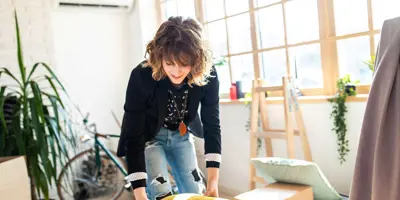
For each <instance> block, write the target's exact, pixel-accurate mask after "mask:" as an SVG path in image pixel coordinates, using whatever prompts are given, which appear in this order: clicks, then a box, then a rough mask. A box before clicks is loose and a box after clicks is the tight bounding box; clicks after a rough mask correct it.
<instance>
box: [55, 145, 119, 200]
mask: <svg viewBox="0 0 400 200" xmlns="http://www.w3.org/2000/svg"><path fill="white" fill-rule="evenodd" d="M111 153H112V154H113V155H114V156H115V157H116V154H115V153H114V152H111ZM116 158H118V157H116ZM118 159H119V161H120V162H121V163H122V164H124V166H125V162H124V161H123V160H122V159H120V158H118ZM100 163H101V167H100V170H98V167H97V165H96V156H95V151H94V150H93V149H89V150H86V151H83V152H81V153H79V154H78V155H76V156H75V157H74V158H72V159H71V160H70V161H69V162H68V163H67V164H66V165H65V167H64V168H63V169H62V171H61V173H60V175H59V177H58V180H57V192H58V196H59V197H60V199H61V200H86V199H88V200H89V199H90V200H100V199H101V200H105V199H107V200H108V199H112V200H115V199H118V197H119V196H120V195H121V193H122V192H123V190H124V184H125V181H124V174H123V173H122V172H121V170H119V168H118V167H117V165H115V163H114V162H113V161H112V159H111V158H110V157H108V156H107V155H106V154H105V153H104V152H100Z"/></svg>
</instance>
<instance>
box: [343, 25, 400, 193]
mask: <svg viewBox="0 0 400 200" xmlns="http://www.w3.org/2000/svg"><path fill="white" fill-rule="evenodd" d="M399 56H400V18H394V19H390V20H386V21H385V22H384V24H383V27H382V32H381V39H380V43H379V45H378V50H377V54H376V61H375V73H374V78H373V81H372V85H371V91H370V94H369V97H368V101H367V105H366V110H365V115H364V119H363V123H362V128H361V134H360V141H359V146H358V151H357V158H356V164H355V169H354V176H353V182H352V185H351V189H350V200H400V70H399V67H400V66H399Z"/></svg>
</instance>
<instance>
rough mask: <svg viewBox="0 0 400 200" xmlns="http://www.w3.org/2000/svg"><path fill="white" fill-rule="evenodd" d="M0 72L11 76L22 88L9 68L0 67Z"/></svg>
mask: <svg viewBox="0 0 400 200" xmlns="http://www.w3.org/2000/svg"><path fill="white" fill-rule="evenodd" d="M0 72H1V73H4V74H6V75H8V76H9V77H11V78H12V79H13V80H14V81H15V82H17V83H18V86H19V87H21V88H22V84H21V82H20V81H19V80H18V79H17V78H16V77H15V76H14V74H12V73H11V72H10V70H8V69H7V68H0Z"/></svg>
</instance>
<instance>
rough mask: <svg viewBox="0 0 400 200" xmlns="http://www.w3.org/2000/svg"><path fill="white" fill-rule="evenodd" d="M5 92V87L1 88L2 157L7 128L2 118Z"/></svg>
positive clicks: (0, 145)
mask: <svg viewBox="0 0 400 200" xmlns="http://www.w3.org/2000/svg"><path fill="white" fill-rule="evenodd" d="M5 91H6V86H2V87H1V88H0V122H1V126H2V128H1V131H0V156H2V155H3V149H4V146H5V140H6V135H8V128H7V125H6V119H5V117H4V101H5V96H4V94H5Z"/></svg>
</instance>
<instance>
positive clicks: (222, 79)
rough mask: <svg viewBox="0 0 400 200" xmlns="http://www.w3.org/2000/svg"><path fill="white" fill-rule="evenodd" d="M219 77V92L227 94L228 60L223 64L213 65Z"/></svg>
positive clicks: (228, 90)
mask: <svg viewBox="0 0 400 200" xmlns="http://www.w3.org/2000/svg"><path fill="white" fill-rule="evenodd" d="M215 69H216V70H217V73H218V79H219V93H220V94H229V93H230V87H231V76H230V72H229V65H228V62H227V63H226V64H225V65H219V66H215Z"/></svg>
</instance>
